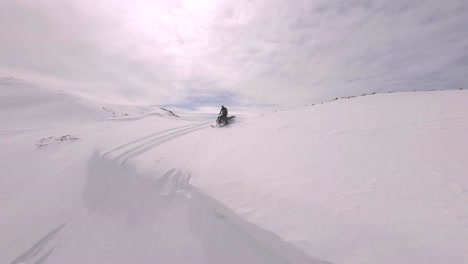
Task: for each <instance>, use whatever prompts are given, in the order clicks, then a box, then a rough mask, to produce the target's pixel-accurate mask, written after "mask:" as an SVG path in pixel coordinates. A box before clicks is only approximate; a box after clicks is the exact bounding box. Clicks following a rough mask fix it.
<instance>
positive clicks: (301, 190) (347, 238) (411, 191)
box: [0, 80, 468, 264]
mask: <svg viewBox="0 0 468 264" xmlns="http://www.w3.org/2000/svg"><path fill="white" fill-rule="evenodd" d="M10 81H11V80H10ZM3 84H4V86H8V88H4V87H2V90H1V91H0V99H1V100H2V101H1V106H2V109H1V110H2V111H1V112H2V116H1V121H2V127H1V128H0V146H1V149H2V151H1V152H0V172H1V174H0V234H1V239H0V263H12V264H19V263H213V264H214V263H336V264H338V263H372V264H374V263H380V264H385V263H389V264H390V263H392V264H393V263H455V264H456V263H460V264H461V263H468V192H467V191H466V188H467V187H468V177H467V175H468V165H467V164H468V140H467V135H468V104H467V103H466V102H468V92H467V91H446V92H418V93H395V94H377V95H372V96H366V97H356V98H352V99H346V100H341V99H340V100H336V101H333V102H330V103H325V104H322V105H315V106H307V107H302V108H298V109H293V110H288V111H278V112H276V113H269V114H265V115H261V116H248V117H246V116H244V117H242V116H238V118H237V121H236V123H235V124H232V125H228V126H226V127H223V128H211V127H210V123H211V122H212V121H213V120H204V121H200V120H202V119H203V118H195V117H193V116H189V117H187V116H185V117H184V115H181V114H179V113H177V114H178V116H180V117H179V118H176V117H173V116H171V115H167V113H168V112H167V111H161V112H153V113H146V114H139V115H133V116H132V115H130V116H126V115H114V114H112V115H110V116H109V115H108V114H106V113H107V112H106V111H104V110H103V107H102V106H98V105H93V104H92V103H90V102H84V101H83V100H82V99H77V98H74V97H73V96H71V95H67V96H65V97H62V95H61V94H60V93H59V92H54V91H45V90H44V91H42V90H39V89H36V90H34V91H31V90H28V88H21V87H20V89H16V88H15V89H11V87H12V85H11V84H9V85H5V81H4V83H3ZM15 85H16V84H15ZM64 98H65V99H64ZM67 100H68V101H67ZM52 106H53V107H54V108H53V109H52ZM105 108H106V109H114V108H112V107H111V108H109V107H105ZM113 111H114V110H113ZM116 116H117V117H116ZM104 117H109V118H107V119H106V118H104ZM61 139H63V140H61ZM71 139H73V140H71ZM42 143H43V144H44V146H43V147H38V144H42Z"/></svg>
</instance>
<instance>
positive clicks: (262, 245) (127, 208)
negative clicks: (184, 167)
mask: <svg viewBox="0 0 468 264" xmlns="http://www.w3.org/2000/svg"><path fill="white" fill-rule="evenodd" d="M87 174H88V176H87V181H86V187H85V190H84V193H83V199H84V201H85V204H86V207H87V208H88V209H89V211H90V212H91V213H93V214H97V215H100V216H101V217H103V218H104V219H109V220H111V219H113V220H114V221H115V220H118V219H122V220H123V221H124V223H125V225H124V226H122V227H120V228H121V230H120V229H115V230H113V232H127V231H125V230H132V231H133V233H134V234H132V233H129V234H127V235H126V239H129V237H128V236H133V235H137V236H139V237H138V239H135V240H137V241H139V242H138V250H136V252H134V253H132V252H131V250H132V249H131V248H125V247H122V248H120V250H129V252H127V253H126V254H134V257H135V262H138V263H147V262H150V261H151V259H152V257H154V256H158V259H159V260H160V261H162V262H161V263H213V264H217V263H227V264H229V263H233V264H234V263H252V264H255V263H271V264H273V263H298V264H299V263H327V262H323V261H318V260H314V259H311V258H309V257H307V256H306V255H305V254H304V253H303V252H301V251H299V250H297V249H296V248H294V247H293V246H292V245H290V244H288V243H287V242H285V241H283V240H281V239H280V238H279V237H278V236H276V235H275V234H273V233H271V232H268V231H266V230H264V229H262V228H260V227H258V226H255V225H254V224H251V223H248V222H246V221H245V220H244V219H242V218H241V217H239V216H238V215H236V214H235V213H233V212H232V211H231V210H229V209H228V208H227V207H226V206H224V205H222V204H221V203H219V202H218V201H216V200H215V199H212V198H210V197H208V196H206V195H204V194H203V193H201V192H200V191H199V190H198V189H197V188H195V187H193V186H191V185H190V182H189V181H190V175H188V174H185V173H184V172H182V171H180V170H177V169H172V170H169V171H166V172H161V174H160V175H147V176H146V177H143V176H141V175H139V174H138V173H137V172H136V171H135V170H134V169H133V168H131V167H122V166H121V165H120V164H119V163H117V162H116V161H115V160H112V159H109V158H107V157H103V156H100V155H98V154H94V156H93V157H92V158H91V160H90V161H89V164H88V168H87ZM130 239H132V238H130ZM89 243H90V245H89V247H90V248H89V250H99V246H96V245H93V243H92V241H90V242H89ZM120 243H121V242H120V241H108V244H107V245H106V246H107V247H118V244H120ZM95 247H96V249H94V248H95ZM121 253H122V252H121Z"/></svg>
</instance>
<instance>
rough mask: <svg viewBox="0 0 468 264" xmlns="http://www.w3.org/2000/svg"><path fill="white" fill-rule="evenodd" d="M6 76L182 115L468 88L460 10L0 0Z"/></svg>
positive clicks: (436, 4)
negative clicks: (193, 110)
mask: <svg viewBox="0 0 468 264" xmlns="http://www.w3.org/2000/svg"><path fill="white" fill-rule="evenodd" d="M5 76H15V77H17V78H20V79H23V80H27V81H30V82H34V83H36V84H40V85H42V86H50V87H53V88H57V89H64V90H68V91H74V92H77V93H80V94H88V95H91V96H96V95H98V96H99V97H100V98H102V99H105V100H110V101H115V102H134V103H149V104H161V105H179V106H188V107H193V106H203V105H213V104H214V105H218V104H225V105H243V106H246V105H251V106H261V105H299V104H307V103H312V102H317V101H321V100H325V99H329V98H334V97H338V96H347V95H357V94H361V93H366V92H385V91H390V90H391V91H407V90H428V89H456V88H459V87H465V88H468V87H467V83H468V2H467V1H466V0H444V1H440V0H410V1H403V0H375V1H366V0H343V1H341V0H290V1H283V0H261V1H256V0H233V1H214V0H213V1H212V0H196V1H195V0H187V1H175V0H167V1H166V0H161V1H158V0H138V1H137V0H134V1H131V0H127V1H123V0H107V1H102V0H80V1H72V0H68V1H67V0H34V1H33V0H0V77H5Z"/></svg>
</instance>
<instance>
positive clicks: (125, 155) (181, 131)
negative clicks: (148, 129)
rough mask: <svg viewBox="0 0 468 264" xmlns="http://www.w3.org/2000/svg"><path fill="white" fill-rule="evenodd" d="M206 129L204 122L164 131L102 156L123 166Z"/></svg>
mask: <svg viewBox="0 0 468 264" xmlns="http://www.w3.org/2000/svg"><path fill="white" fill-rule="evenodd" d="M208 127H209V123H208V122H204V123H201V124H192V125H185V126H180V127H176V128H171V129H166V130H163V131H159V132H156V133H154V134H151V135H148V136H145V137H142V138H139V139H136V140H133V141H130V142H128V143H126V144H123V145H121V146H118V147H116V148H114V149H112V150H109V151H107V152H106V153H104V154H103V156H110V157H111V158H113V159H114V160H116V161H121V163H122V164H124V163H125V162H127V161H128V160H129V159H131V158H133V157H136V156H138V155H141V154H143V153H145V152H147V151H149V150H150V149H153V148H155V147H157V146H159V145H161V144H164V143H166V142H169V141H171V140H174V139H176V138H178V137H180V136H183V135H187V134H190V133H192V132H195V131H198V130H201V129H205V128H208ZM145 140H146V141H145ZM122 149H123V152H122V153H120V154H118V155H117V156H113V155H112V154H113V153H116V152H117V151H120V150H122Z"/></svg>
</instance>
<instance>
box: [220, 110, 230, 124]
mask: <svg viewBox="0 0 468 264" xmlns="http://www.w3.org/2000/svg"><path fill="white" fill-rule="evenodd" d="M227 115H228V110H227V108H226V107H224V105H222V106H221V111H219V116H220V117H221V119H222V120H223V119H224V122H225V123H226V124H227V123H228V118H227Z"/></svg>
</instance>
